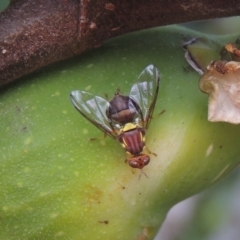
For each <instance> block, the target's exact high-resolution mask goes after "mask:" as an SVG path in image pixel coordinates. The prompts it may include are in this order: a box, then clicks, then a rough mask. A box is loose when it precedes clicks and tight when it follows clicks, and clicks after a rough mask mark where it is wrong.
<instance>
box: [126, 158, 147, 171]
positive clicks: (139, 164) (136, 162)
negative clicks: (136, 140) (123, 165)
mask: <svg viewBox="0 0 240 240" xmlns="http://www.w3.org/2000/svg"><path fill="white" fill-rule="evenodd" d="M149 162H150V157H149V156H148V155H140V156H136V157H133V158H132V159H131V160H129V162H128V163H129V165H130V166H131V167H132V168H139V169H142V168H144V167H145V166H146V165H148V163H149Z"/></svg>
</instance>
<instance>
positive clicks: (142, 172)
mask: <svg viewBox="0 0 240 240" xmlns="http://www.w3.org/2000/svg"><path fill="white" fill-rule="evenodd" d="M142 174H143V175H144V176H145V177H146V178H148V175H147V174H146V173H145V172H144V171H143V169H141V172H140V174H139V177H138V181H139V180H140V179H141V176H142Z"/></svg>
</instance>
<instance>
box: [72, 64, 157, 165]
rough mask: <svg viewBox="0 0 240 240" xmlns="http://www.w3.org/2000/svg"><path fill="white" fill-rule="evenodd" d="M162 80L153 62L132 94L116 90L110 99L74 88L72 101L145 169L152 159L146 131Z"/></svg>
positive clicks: (86, 116) (129, 156)
mask: <svg viewBox="0 0 240 240" xmlns="http://www.w3.org/2000/svg"><path fill="white" fill-rule="evenodd" d="M159 82H160V77H159V71H158V69H157V68H156V67H155V66H154V65H152V64H151V65H149V66H147V67H146V68H145V69H144V70H143V71H142V73H141V74H140V75H139V77H138V79H137V83H135V84H134V85H133V86H132V88H131V90H130V93H129V96H124V95H121V93H120V92H119V91H117V92H116V93H115V96H114V97H113V99H112V100H111V101H107V100H105V99H104V98H101V97H99V96H94V95H92V94H90V93H88V92H85V91H79V90H75V91H72V92H71V93H70V100H71V102H72V104H73V106H74V107H75V108H76V109H77V110H78V111H79V112H80V114H82V115H83V116H84V117H85V118H86V119H87V120H88V121H90V122H91V123H92V124H94V125H95V126H96V127H98V128H99V129H100V130H101V131H103V132H104V133H105V134H107V135H108V136H110V137H111V138H113V139H116V140H118V141H119V142H120V143H121V145H122V147H123V148H124V149H125V151H126V155H127V161H128V163H129V165H130V166H131V167H133V168H139V169H142V168H143V167H145V166H146V165H147V164H148V163H149V162H150V157H149V155H148V154H150V153H151V152H150V151H149V150H148V148H147V147H146V146H145V134H146V130H147V129H148V127H149V125H150V122H151V119H152V114H153V111H154V107H155V104H156V100H157V95H158V90H159Z"/></svg>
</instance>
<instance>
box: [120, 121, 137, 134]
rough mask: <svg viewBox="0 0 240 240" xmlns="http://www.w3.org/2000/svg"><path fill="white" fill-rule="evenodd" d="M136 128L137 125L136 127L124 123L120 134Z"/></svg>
mask: <svg viewBox="0 0 240 240" xmlns="http://www.w3.org/2000/svg"><path fill="white" fill-rule="evenodd" d="M136 128H137V125H136V124H133V123H126V124H125V125H124V127H123V128H122V132H127V131H130V130H133V129H136Z"/></svg>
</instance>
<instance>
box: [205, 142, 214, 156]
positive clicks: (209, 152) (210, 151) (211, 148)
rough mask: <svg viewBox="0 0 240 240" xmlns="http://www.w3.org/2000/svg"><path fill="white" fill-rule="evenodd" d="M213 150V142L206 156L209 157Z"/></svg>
mask: <svg viewBox="0 0 240 240" xmlns="http://www.w3.org/2000/svg"><path fill="white" fill-rule="evenodd" d="M212 150H213V144H210V146H209V147H208V149H207V151H206V154H205V156H206V157H208V156H209V155H210V154H211V153H212Z"/></svg>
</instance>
